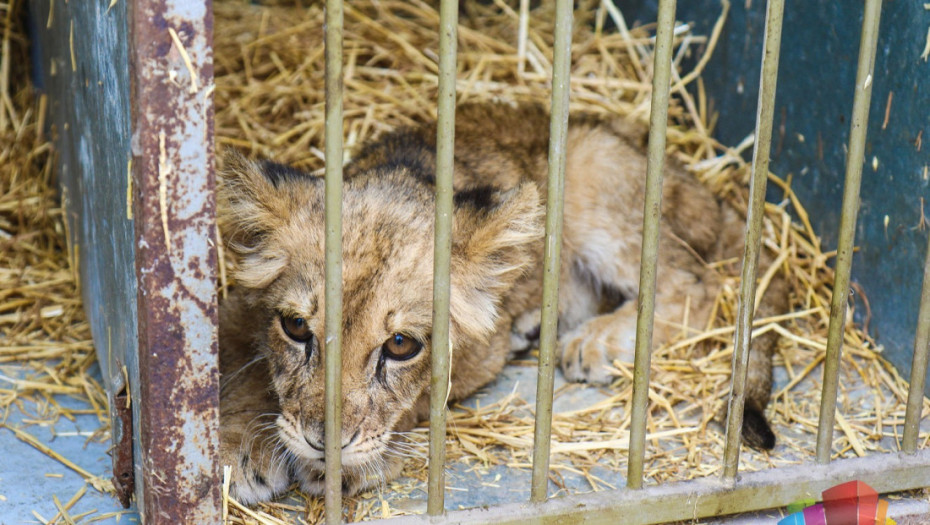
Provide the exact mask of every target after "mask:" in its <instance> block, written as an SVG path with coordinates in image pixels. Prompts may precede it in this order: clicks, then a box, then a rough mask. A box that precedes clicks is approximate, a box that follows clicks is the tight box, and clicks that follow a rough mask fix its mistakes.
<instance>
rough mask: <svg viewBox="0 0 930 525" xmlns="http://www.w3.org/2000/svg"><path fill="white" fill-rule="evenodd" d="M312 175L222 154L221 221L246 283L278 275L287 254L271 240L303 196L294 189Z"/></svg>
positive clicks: (239, 274) (266, 280)
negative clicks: (293, 183) (294, 185)
mask: <svg viewBox="0 0 930 525" xmlns="http://www.w3.org/2000/svg"><path fill="white" fill-rule="evenodd" d="M301 178H303V179H306V180H310V179H311V177H310V176H309V175H305V174H303V173H301V172H300V171H298V170H296V169H293V168H290V167H287V166H282V165H279V164H274V163H271V162H267V161H266V162H261V163H259V162H254V161H251V160H249V159H247V158H245V157H243V156H242V155H241V154H240V153H238V152H236V151H234V150H233V151H229V152H227V153H226V154H225V155H224V156H223V169H222V170H221V171H220V172H219V173H218V177H217V179H218V180H217V188H216V195H217V222H218V223H219V225H220V231H221V232H222V234H223V240H224V242H225V243H226V247H227V249H228V250H229V251H230V252H231V253H232V254H233V256H234V258H235V260H236V270H235V273H234V276H235V278H236V280H237V281H238V282H239V283H241V284H242V285H243V286H247V287H251V288H262V287H265V286H267V285H268V284H270V283H271V282H272V281H273V280H274V279H275V278H277V277H278V275H280V273H281V271H282V270H283V269H284V267H285V266H286V265H287V262H288V256H287V253H286V252H285V251H284V250H283V249H282V248H283V247H280V246H278V247H275V246H274V245H273V243H270V242H269V238H270V237H271V236H272V235H273V233H274V232H276V231H280V230H281V229H282V228H284V227H285V226H286V225H287V224H288V222H289V220H290V218H291V216H292V214H293V212H294V211H295V209H296V207H297V202H298V200H299V198H298V196H299V191H295V190H296V188H293V187H290V186H292V184H290V182H292V181H294V180H297V179H301Z"/></svg>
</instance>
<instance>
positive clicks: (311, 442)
mask: <svg viewBox="0 0 930 525" xmlns="http://www.w3.org/2000/svg"><path fill="white" fill-rule="evenodd" d="M304 441H306V442H307V444H308V445H310V448H312V449H314V450H319V451H320V452H323V451H324V449H325V447H324V446H323V445H322V444H321V443H317V442H315V441H314V440H312V439H310V438H309V437H308V436H304Z"/></svg>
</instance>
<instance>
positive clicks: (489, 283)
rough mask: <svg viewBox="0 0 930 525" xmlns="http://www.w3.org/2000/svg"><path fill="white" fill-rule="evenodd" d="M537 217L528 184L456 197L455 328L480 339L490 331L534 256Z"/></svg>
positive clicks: (534, 192) (538, 208) (535, 193)
mask: <svg viewBox="0 0 930 525" xmlns="http://www.w3.org/2000/svg"><path fill="white" fill-rule="evenodd" d="M542 217H543V206H542V204H541V202H540V197H539V190H538V189H537V187H536V185H535V184H533V183H523V184H521V185H519V186H517V187H516V188H513V189H511V190H506V191H504V190H497V189H495V188H486V187H482V188H476V189H471V190H465V191H462V192H459V193H457V194H456V195H455V217H454V220H453V231H452V239H453V247H452V276H451V279H452V283H451V287H452V295H451V297H450V302H451V305H450V306H451V316H452V321H453V323H454V324H455V325H457V326H458V328H460V329H462V330H464V331H465V332H467V333H468V334H469V335H471V336H472V337H476V338H479V339H484V338H485V337H487V335H489V334H490V333H491V331H492V330H494V325H495V323H496V322H497V318H498V309H499V307H500V303H501V300H502V298H503V296H504V295H505V294H506V293H508V292H509V291H510V289H511V287H512V286H513V285H514V283H515V282H516V280H517V279H518V278H519V277H520V276H521V275H523V274H524V272H526V271H527V270H528V267H529V266H530V264H531V263H532V262H533V260H534V258H535V255H534V251H535V250H536V249H537V245H538V244H539V243H541V241H542V237H543V221H542Z"/></svg>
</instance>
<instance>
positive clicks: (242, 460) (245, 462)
mask: <svg viewBox="0 0 930 525" xmlns="http://www.w3.org/2000/svg"><path fill="white" fill-rule="evenodd" d="M239 466H240V467H242V470H246V469H248V468H249V455H248V454H246V453H245V452H243V453H242V456H240V457H239Z"/></svg>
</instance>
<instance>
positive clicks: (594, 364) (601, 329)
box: [561, 316, 636, 385]
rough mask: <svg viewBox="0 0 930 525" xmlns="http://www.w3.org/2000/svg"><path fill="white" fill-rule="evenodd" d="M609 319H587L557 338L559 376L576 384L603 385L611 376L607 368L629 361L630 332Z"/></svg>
mask: <svg viewBox="0 0 930 525" xmlns="http://www.w3.org/2000/svg"><path fill="white" fill-rule="evenodd" d="M622 324H624V323H617V319H615V318H612V317H611V316H600V317H595V318H593V319H590V320H588V321H587V322H585V323H584V324H582V325H581V326H579V327H577V328H575V329H574V330H571V331H569V332H568V333H566V334H564V335H563V336H562V337H561V347H562V360H561V364H562V373H563V374H565V379H567V380H569V381H574V382H579V383H592V384H602V385H603V384H607V383H610V381H611V380H612V379H613V376H614V374H613V373H612V372H611V370H610V369H609V368H608V367H609V366H610V365H611V363H613V362H614V361H615V360H620V361H629V362H632V361H633V345H634V343H635V333H636V332H635V324H634V326H633V328H634V330H632V331H630V330H629V329H626V327H624V326H620V325H622Z"/></svg>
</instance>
